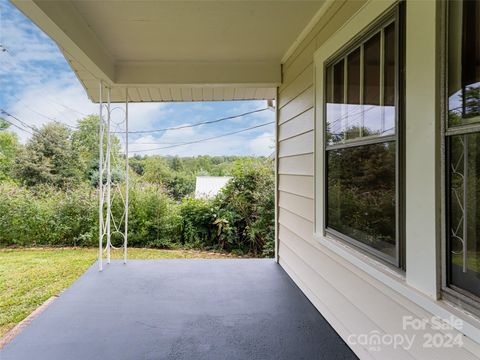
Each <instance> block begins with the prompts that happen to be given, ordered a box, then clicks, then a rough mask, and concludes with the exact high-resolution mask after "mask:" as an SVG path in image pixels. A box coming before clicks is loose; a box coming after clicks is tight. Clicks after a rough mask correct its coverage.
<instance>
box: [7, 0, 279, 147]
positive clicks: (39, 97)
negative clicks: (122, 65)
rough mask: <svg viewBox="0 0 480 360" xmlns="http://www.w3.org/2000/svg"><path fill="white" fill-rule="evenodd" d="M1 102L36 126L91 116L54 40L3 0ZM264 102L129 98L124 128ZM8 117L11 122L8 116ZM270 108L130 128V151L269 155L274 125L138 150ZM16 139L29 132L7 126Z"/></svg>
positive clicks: (262, 117) (242, 122)
mask: <svg viewBox="0 0 480 360" xmlns="http://www.w3.org/2000/svg"><path fill="white" fill-rule="evenodd" d="M0 44H1V45H2V46H3V47H4V48H6V49H7V51H6V52H0V108H2V109H5V110H6V111H8V112H9V113H10V114H12V115H14V116H16V117H17V118H18V119H20V120H22V121H24V122H26V123H29V124H31V125H34V126H36V127H41V126H42V124H44V123H46V122H49V121H51V119H54V120H57V121H60V122H63V123H67V124H70V125H75V123H76V121H77V120H78V119H79V118H81V117H83V116H85V115H86V114H97V113H98V105H96V104H93V103H92V102H91V101H90V100H88V98H87V96H86V94H85V92H84V90H83V88H82V86H81V84H80V82H79V81H78V80H77V78H76V76H75V74H74V72H73V71H72V70H71V68H70V66H69V65H68V63H67V62H66V60H65V59H64V57H63V55H62V54H61V52H60V51H59V49H58V47H57V45H56V44H55V43H54V42H53V41H52V40H51V39H50V38H48V37H47V36H46V35H45V34H43V32H42V31H41V30H40V29H38V28H37V27H36V26H35V25H34V24H33V23H32V22H31V21H30V20H29V19H28V18H26V17H25V16H24V15H23V14H22V13H21V12H20V11H18V10H17V9H16V8H15V7H14V6H13V5H12V4H10V3H9V2H8V1H6V0H0ZM264 107H266V103H265V102H264V101H236V102H234V101H232V102H203V103H148V104H145V103H143V104H131V106H130V109H129V110H130V111H129V113H130V116H129V118H130V130H133V131H136V130H150V129H158V128H165V127H172V126H178V125H187V124H193V123H197V122H202V121H208V120H214V119H218V118H223V117H227V116H232V115H237V114H241V113H245V112H248V111H251V110H256V109H261V108H264ZM6 118H7V119H8V120H11V121H14V122H16V120H13V119H11V118H8V117H6ZM274 119H275V115H274V112H272V111H269V110H267V111H263V112H260V113H257V114H254V115H250V116H245V117H242V118H238V119H234V120H229V121H224V122H220V123H217V124H212V125H202V126H198V127H193V128H185V129H182V130H171V131H167V132H163V133H152V134H131V135H130V138H129V139H130V149H131V150H139V151H142V152H141V154H162V155H180V156H192V155H269V154H270V153H272V152H273V146H274V138H273V135H274V125H273V124H272V125H268V126H264V127H260V128H258V129H255V130H251V131H247V132H243V133H239V134H236V135H232V136H227V137H221V138H219V139H218V140H214V141H207V142H203V143H198V144H192V145H186V146H180V147H174V148H170V149H163V150H154V151H144V150H148V149H152V148H158V147H162V145H159V144H156V143H160V144H178V143H183V142H189V141H193V140H198V139H203V138H209V137H213V136H217V135H221V134H225V133H230V132H234V131H237V130H241V129H245V128H249V127H253V126H256V125H260V124H263V123H267V122H270V121H273V120H274ZM12 130H13V131H15V132H17V134H18V136H19V138H20V140H21V141H22V142H25V141H27V140H28V137H29V136H30V135H29V134H27V133H26V132H22V131H21V130H18V129H13V128H12Z"/></svg>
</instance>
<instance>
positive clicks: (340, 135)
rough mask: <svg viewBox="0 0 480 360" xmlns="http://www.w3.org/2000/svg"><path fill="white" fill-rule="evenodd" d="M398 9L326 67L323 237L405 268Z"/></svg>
mask: <svg viewBox="0 0 480 360" xmlns="http://www.w3.org/2000/svg"><path fill="white" fill-rule="evenodd" d="M397 12H398V10H396V11H395V13H394V14H390V15H389V16H388V17H387V18H386V19H384V20H382V22H381V23H380V24H379V25H378V26H376V27H375V29H374V30H373V31H370V32H369V33H368V34H367V35H366V36H365V37H363V38H362V39H361V41H359V42H357V43H356V44H355V45H354V46H351V47H349V49H348V50H347V51H344V52H343V53H341V55H340V56H337V57H336V58H334V59H333V60H332V61H329V62H327V66H326V68H325V71H326V74H325V75H326V88H325V93H326V105H325V152H326V154H325V159H326V161H325V164H326V165H325V166H326V180H325V187H326V209H325V210H326V231H327V232H328V233H330V234H333V235H335V236H337V237H340V238H342V239H344V240H345V241H348V242H350V243H352V244H354V245H356V246H358V247H360V248H362V249H363V250H365V251H367V252H370V253H373V254H374V255H376V256H378V257H380V258H381V259H383V260H385V261H387V262H389V263H392V264H394V265H396V266H401V264H400V242H399V238H400V236H399V225H398V218H399V215H398V214H399V211H398V208H399V206H398V205H399V204H398V203H399V186H398V183H399V181H398V178H399V174H398V163H399V156H398V153H399V147H398V117H399V116H398V114H399V111H398V110H399V109H398V98H399V74H400V72H399V69H400V64H399V26H398V14H397Z"/></svg>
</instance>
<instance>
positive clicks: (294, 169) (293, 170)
mask: <svg viewBox="0 0 480 360" xmlns="http://www.w3.org/2000/svg"><path fill="white" fill-rule="evenodd" d="M279 146H281V145H279ZM278 173H279V174H280V175H284V174H287V175H311V176H313V154H307V155H299V156H289V157H283V158H279V159H278Z"/></svg>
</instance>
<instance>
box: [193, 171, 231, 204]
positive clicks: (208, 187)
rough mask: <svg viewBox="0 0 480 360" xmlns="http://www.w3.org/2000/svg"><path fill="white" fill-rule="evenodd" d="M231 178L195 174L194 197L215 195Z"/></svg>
mask: <svg viewBox="0 0 480 360" xmlns="http://www.w3.org/2000/svg"><path fill="white" fill-rule="evenodd" d="M231 178H232V177H231V176H197V180H196V183H195V198H196V199H198V198H204V199H205V198H210V197H214V196H216V195H217V194H218V193H219V192H220V190H221V189H222V188H223V187H224V186H225V185H227V183H228V181H229V180H230V179H231Z"/></svg>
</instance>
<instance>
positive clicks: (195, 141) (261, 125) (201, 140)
mask: <svg viewBox="0 0 480 360" xmlns="http://www.w3.org/2000/svg"><path fill="white" fill-rule="evenodd" d="M273 123H275V121H270V122H267V123H264V124H260V125H256V126H252V127H249V128H246V129H242V130H237V131H233V132H230V133H226V134H221V135H217V136H212V137H209V138H205V139H200V140H193V141H187V142H184V143H178V144H174V145H170V146H163V147H159V148H153V149H145V150H131V151H129V153H133V152H135V153H138V152H146V151H155V150H163V149H171V148H174V147H179V146H184V145H191V144H196V143H200V142H204V141H209V140H215V139H218V138H221V137H225V136H230V135H235V134H239V133H241V132H244V131H249V130H253V129H258V128H260V127H263V126H267V125H270V124H273Z"/></svg>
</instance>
